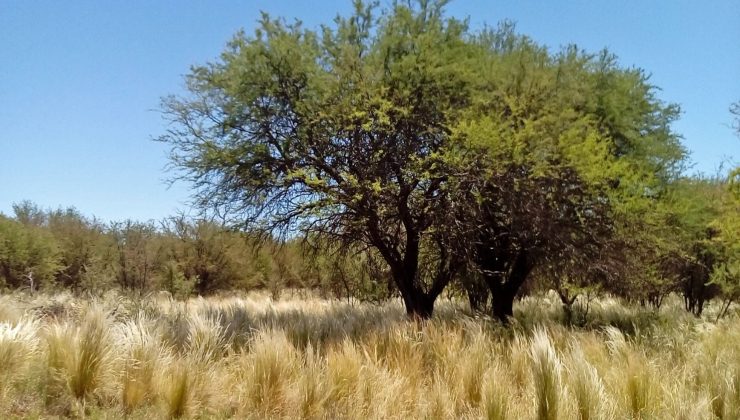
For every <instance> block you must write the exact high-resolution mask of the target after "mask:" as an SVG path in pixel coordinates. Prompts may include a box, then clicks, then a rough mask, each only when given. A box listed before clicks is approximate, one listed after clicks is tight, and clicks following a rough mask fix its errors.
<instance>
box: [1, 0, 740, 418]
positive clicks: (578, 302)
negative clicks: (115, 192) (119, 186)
mask: <svg viewBox="0 0 740 420" xmlns="http://www.w3.org/2000/svg"><path fill="white" fill-rule="evenodd" d="M354 4H355V8H354V13H352V14H350V15H348V16H339V17H337V18H336V20H335V21H334V22H333V24H331V25H325V26H322V27H320V28H319V29H309V28H305V27H304V26H303V25H302V24H301V23H300V22H298V21H295V22H288V21H286V20H285V19H282V18H273V17H270V16H268V15H267V14H264V15H263V16H262V19H261V20H260V22H259V25H258V27H259V28H258V29H257V30H256V31H255V33H254V34H251V35H247V34H246V33H243V32H240V33H237V34H236V35H235V36H234V37H233V38H232V40H231V41H230V42H229V43H228V45H227V46H226V48H225V49H224V51H223V52H221V54H220V55H219V56H218V58H217V59H216V60H215V61H213V62H211V63H208V64H205V65H196V66H193V67H192V68H191V70H190V72H189V74H188V75H187V76H186V83H187V93H186V94H184V95H177V96H176V95H173V96H167V97H164V98H163V99H162V104H161V111H162V114H163V116H164V118H165V120H166V121H167V124H168V125H167V127H168V128H167V131H166V132H165V133H164V134H162V135H160V136H159V137H158V138H157V139H156V141H158V142H161V143H163V144H165V145H167V147H168V148H169V150H170V155H169V161H170V165H171V172H170V174H171V176H172V178H173V179H172V180H173V181H175V182H184V183H187V184H188V185H191V186H192V191H193V208H194V209H195V210H197V212H196V213H197V215H195V216H190V215H184V214H183V215H175V216H172V217H169V218H166V219H163V220H160V221H136V220H123V221H101V220H99V219H96V218H94V217H89V216H86V215H85V214H84V213H83V212H82V211H80V210H78V209H75V208H58V209H51V208H41V207H39V206H38V205H36V204H34V203H32V202H29V201H24V202H20V203H16V204H14V205H13V214H10V215H2V214H0V292H1V293H2V294H0V408H5V409H7V410H9V411H8V412H10V413H12V414H11V415H13V416H17V417H19V418H22V417H45V416H55V415H56V416H58V415H61V416H71V417H75V416H80V417H85V416H91V417H95V418H97V417H106V418H107V417H113V418H117V417H121V418H129V417H134V418H139V417H142V418H143V417H147V416H149V415H151V413H157V415H161V416H164V417H173V418H177V417H203V418H213V417H217V418H225V417H236V418H296V417H302V418H481V417H483V418H491V419H498V418H501V419H504V418H538V419H555V418H581V419H589V418H687V419H688V418H728V419H729V418H737V416H740V363H738V361H737V356H736V352H737V351H740V337H738V335H737V331H738V328H737V327H738V325H739V324H738V323H739V322H740V318H739V316H740V310H739V309H738V308H739V306H738V304H740V302H739V300H740V166H737V163H736V162H718V165H720V166H719V168H720V169H718V170H717V172H716V173H714V174H701V173H699V174H692V170H691V160H690V157H689V153H688V151H687V149H686V148H685V146H684V145H683V144H682V142H681V134H680V133H677V132H676V131H674V128H673V124H674V123H675V122H676V121H677V120H678V118H679V117H680V114H681V109H680V106H679V105H678V104H674V103H668V102H664V101H663V100H661V99H659V97H658V96H659V95H658V89H659V88H658V87H657V86H654V85H652V84H651V82H650V78H649V76H648V74H647V73H646V71H644V70H642V69H640V68H635V67H624V66H622V65H620V63H619V60H618V58H617V56H616V55H615V54H613V53H612V52H610V51H608V50H602V51H598V52H589V51H584V50H582V49H580V48H578V47H577V46H576V45H570V46H565V47H562V48H559V49H555V50H554V49H552V48H549V47H546V46H544V45H540V44H538V43H537V42H535V41H534V40H532V39H531V38H529V37H528V36H526V35H523V34H520V33H518V32H517V30H516V28H515V26H514V25H513V24H512V23H510V22H502V23H499V24H498V25H497V26H492V27H485V28H484V29H481V30H473V29H471V28H470V26H469V22H468V21H467V20H460V19H457V18H454V17H449V16H447V15H446V13H445V8H444V6H445V2H444V1H419V2H416V3H409V4H406V3H403V2H398V3H394V4H393V6H391V7H387V8H380V7H379V6H378V5H377V4H374V3H373V4H365V3H363V2H360V1H357V2H355V3H354ZM728 108H729V115H733V117H734V118H735V120H734V123H733V124H734V125H733V126H732V128H731V129H732V130H734V132H735V133H736V134H737V135H738V137H740V102H737V103H734V104H728ZM29 391H30V392H29ZM232 391H233V392H232ZM24 395H26V396H25V397H24ZM29 395H30V396H29Z"/></svg>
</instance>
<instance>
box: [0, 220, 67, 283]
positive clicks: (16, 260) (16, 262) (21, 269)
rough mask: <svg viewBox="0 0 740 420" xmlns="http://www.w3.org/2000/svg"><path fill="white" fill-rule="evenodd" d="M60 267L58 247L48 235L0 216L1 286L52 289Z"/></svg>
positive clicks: (39, 229) (35, 228)
mask: <svg viewBox="0 0 740 420" xmlns="http://www.w3.org/2000/svg"><path fill="white" fill-rule="evenodd" d="M61 268H62V266H61V263H60V255H59V248H58V246H57V243H56V242H55V241H54V238H53V237H52V236H51V235H50V234H49V232H47V231H45V230H44V229H43V228H42V227H39V226H34V225H25V224H23V223H21V222H19V221H16V220H13V219H9V218H7V217H5V216H3V215H0V287H8V288H12V289H16V288H21V287H26V288H29V289H31V290H35V289H38V288H39V287H53V286H54V277H55V276H56V274H57V272H58V271H59V269H61Z"/></svg>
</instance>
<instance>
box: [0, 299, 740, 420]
mask: <svg viewBox="0 0 740 420" xmlns="http://www.w3.org/2000/svg"><path fill="white" fill-rule="evenodd" d="M1 299H2V305H1V306H0V308H1V310H2V312H1V313H0V367H1V368H2V369H0V375H2V381H0V409H2V410H3V413H5V416H6V417H9V418H28V417H53V416H90V417H93V418H100V417H105V418H151V417H152V415H154V416H156V417H170V418H179V417H188V418H194V417H199V418H231V417H233V418H501V419H503V418H539V419H545V418H548V419H560V418H562V419H565V418H581V419H586V418H666V419H668V418H671V419H673V418H692V419H693V418H720V419H731V418H737V417H738V415H740V388H738V381H737V378H738V375H740V364H738V359H737V357H736V356H737V352H738V351H740V348H739V346H740V337H738V336H737V335H738V331H740V329H739V328H738V320H739V319H740V318H738V317H737V316H733V317H730V318H727V319H725V320H723V321H721V322H719V323H716V324H715V323H713V322H709V321H707V320H702V319H698V318H696V317H694V316H692V315H690V314H688V313H687V312H685V311H684V310H683V308H682V306H683V305H682V303H681V301H680V299H678V298H674V297H671V298H669V299H668V300H667V302H666V303H665V304H664V305H663V309H662V310H661V312H660V313H658V312H654V311H653V310H651V309H645V308H641V307H639V306H624V305H622V304H620V303H618V302H617V301H615V300H614V299H600V300H598V301H595V302H594V303H593V308H592V309H591V311H590V313H589V315H588V316H587V317H586V321H585V326H584V327H583V328H579V329H572V328H570V327H567V326H564V325H563V324H562V322H563V318H562V312H561V311H560V307H559V306H560V304H559V298H558V297H557V296H556V295H555V294H549V295H546V296H542V297H530V298H526V299H524V300H522V301H521V302H520V303H518V304H517V305H516V306H515V311H514V318H513V320H512V323H511V326H510V327H509V329H508V330H507V329H503V328H502V327H501V326H500V325H499V324H497V323H495V322H491V321H487V320H485V319H481V318H479V317H473V316H471V315H472V313H471V312H470V311H469V310H468V309H467V308H466V307H465V306H464V305H461V304H460V303H459V302H455V301H450V300H447V299H442V300H441V303H440V304H439V305H438V310H437V311H436V312H435V314H436V315H435V317H434V318H433V319H432V320H430V321H428V322H426V323H422V324H419V323H409V322H407V321H406V319H405V318H406V316H405V314H404V309H403V307H402V305H401V304H400V302H398V301H397V302H392V303H386V304H383V305H374V304H370V303H346V302H339V301H336V300H333V301H327V300H322V299H319V298H316V297H311V296H307V295H299V296H296V297H294V298H286V299H281V300H279V301H273V300H272V299H270V298H269V295H268V294H267V293H262V294H254V293H253V294H250V295H242V296H230V297H225V296H222V297H212V298H208V299H201V298H194V299H189V300H187V301H184V302H181V301H175V300H171V299H170V298H167V297H162V296H150V297H146V298H144V299H139V298H133V299H132V298H129V297H125V296H122V295H116V294H106V295H105V296H104V297H102V298H98V299H92V300H90V299H84V298H83V299H81V298H74V297H73V296H71V295H70V294H64V293H61V294H56V295H45V294H44V295H39V294H37V295H34V296H31V295H28V294H24V293H15V294H12V295H7V296H3V297H2V298H1ZM719 309H720V308H719V306H717V307H712V308H711V310H709V311H710V312H711V313H710V314H709V315H710V318H714V315H715V312H714V311H717V310H719Z"/></svg>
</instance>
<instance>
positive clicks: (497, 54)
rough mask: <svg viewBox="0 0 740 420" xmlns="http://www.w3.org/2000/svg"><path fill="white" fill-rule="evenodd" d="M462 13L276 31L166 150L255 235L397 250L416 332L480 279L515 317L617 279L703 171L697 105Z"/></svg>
mask: <svg viewBox="0 0 740 420" xmlns="http://www.w3.org/2000/svg"><path fill="white" fill-rule="evenodd" d="M444 5H445V2H444V1H420V2H418V3H416V4H414V5H410V4H406V3H394V4H393V5H392V6H390V7H389V8H387V9H379V8H378V7H377V5H375V4H365V3H363V2H361V1H356V2H355V9H354V13H352V14H351V15H350V16H347V17H342V16H339V17H337V18H336V19H335V22H334V24H333V25H326V26H322V27H321V28H320V29H319V30H312V29H306V28H304V27H303V25H302V24H301V23H300V22H296V23H286V22H285V21H284V20H282V19H273V18H271V17H269V16H267V15H263V17H262V19H261V21H260V24H259V28H258V29H257V30H256V31H255V33H254V34H253V35H251V36H248V35H246V34H245V33H238V34H237V35H236V36H235V37H234V38H233V40H232V41H231V42H230V43H229V44H228V46H227V48H226V49H225V50H224V52H223V53H222V54H221V56H220V58H219V59H218V60H216V61H214V62H212V63H209V64H206V65H202V66H196V67H194V68H193V69H192V71H191V73H190V74H189V75H188V77H187V82H188V84H187V85H188V91H189V93H188V95H186V96H184V97H169V98H166V99H165V100H164V103H163V108H164V112H165V114H166V116H167V117H168V118H169V120H170V121H171V123H172V124H171V126H170V130H169V131H168V133H167V134H165V135H163V136H162V137H161V138H160V140H161V141H163V142H166V143H168V144H169V145H170V146H171V151H172V153H171V161H172V164H173V166H174V167H175V168H176V169H178V170H179V171H180V172H179V174H180V176H181V177H182V178H184V179H186V180H189V181H191V182H193V184H194V186H195V189H196V202H197V204H198V205H200V206H201V208H203V209H205V210H207V211H209V212H215V213H216V214H218V215H220V216H222V217H224V218H225V219H226V220H228V221H230V222H231V223H232V224H234V225H235V226H240V227H242V228H244V229H248V230H253V231H260V232H263V233H269V234H271V235H276V234H277V235H280V234H282V235H293V234H295V233H296V232H302V233H303V234H304V235H305V237H306V238H308V239H313V240H318V239H321V240H325V241H328V242H329V243H334V244H340V245H339V246H340V247H341V248H342V249H345V250H348V249H352V250H363V249H367V250H370V251H372V252H375V253H377V255H379V256H380V257H381V258H382V260H383V261H385V263H386V264H387V266H388V268H389V270H390V273H391V278H392V280H393V282H394V285H395V287H396V288H397V290H398V291H399V292H400V294H401V297H402V298H403V300H404V303H405V305H406V308H407V311H408V312H409V314H411V315H414V316H420V317H427V316H429V315H431V313H432V310H433V304H434V301H435V299H436V297H437V296H438V295H439V294H440V293H441V292H442V290H443V289H444V288H445V287H446V286H447V284H448V283H449V282H450V281H452V280H453V278H455V276H456V275H457V274H458V273H459V272H461V271H462V270H463V268H464V267H468V268H471V269H472V270H475V271H479V272H480V273H482V275H483V277H484V278H485V279H486V282H487V284H488V286H489V287H490V290H491V292H492V293H493V295H494V300H496V299H498V298H500V297H502V296H505V298H504V299H503V301H502V302H499V303H498V304H497V305H495V306H497V307H498V308H494V312H495V314H496V315H497V316H498V317H500V318H502V319H505V318H506V316H509V315H510V314H511V309H510V306H511V300H513V297H514V295H515V294H516V293H517V291H518V289H519V287H520V286H521V284H522V283H523V282H524V280H526V278H527V277H528V276H529V273H530V272H531V271H532V270H533V269H536V268H541V269H543V270H551V271H552V270H555V271H557V272H561V271H562V270H566V269H568V267H571V268H572V267H575V266H578V267H594V266H596V265H598V264H601V263H602V262H604V261H605V259H604V258H603V255H604V253H605V252H606V251H605V250H606V249H607V248H608V249H609V250H614V249H617V248H618V247H616V246H614V244H617V243H620V242H619V240H618V238H620V237H627V236H629V235H628V232H630V231H636V230H639V228H638V227H637V226H638V225H639V224H640V223H643V222H642V219H644V218H649V217H648V216H649V213H650V212H651V211H652V208H653V207H654V202H655V200H658V199H659V198H660V197H661V195H662V194H663V193H664V189H665V186H666V184H667V183H668V182H669V181H671V180H672V179H674V178H675V177H676V176H677V175H678V174H679V173H680V171H681V170H682V169H683V166H682V165H683V163H684V159H685V150H684V148H683V147H682V146H681V144H680V141H679V136H677V135H676V134H675V133H674V132H673V131H672V130H671V127H670V125H671V123H672V121H674V120H675V119H676V118H677V116H678V114H679V109H678V107H677V106H676V105H673V104H665V103H663V102H662V101H660V100H659V99H657V97H656V96H655V88H654V87H653V86H652V85H651V84H650V83H649V80H648V77H647V76H646V75H645V73H644V72H643V71H642V70H640V69H635V68H622V67H620V66H619V65H618V62H617V59H616V57H615V56H614V55H612V54H611V53H609V52H607V51H602V52H600V53H598V54H590V53H588V52H585V51H581V50H579V49H578V48H577V47H575V46H569V47H566V48H564V49H562V50H560V51H558V52H551V51H550V50H549V49H548V48H546V47H543V46H540V45H538V44H537V43H535V42H534V41H532V40H531V39H529V38H527V37H526V36H522V35H519V34H517V33H516V32H515V30H514V27H513V25H511V24H509V23H503V24H500V25H499V26H498V27H496V28H486V29H484V30H481V31H473V30H471V29H470V27H469V26H468V23H467V21H465V20H459V19H456V18H453V17H448V16H446V15H445V13H444ZM615 238H616V239H615ZM607 265H608V264H607ZM607 265H604V264H602V266H604V267H605V266H607ZM430 267H431V268H430Z"/></svg>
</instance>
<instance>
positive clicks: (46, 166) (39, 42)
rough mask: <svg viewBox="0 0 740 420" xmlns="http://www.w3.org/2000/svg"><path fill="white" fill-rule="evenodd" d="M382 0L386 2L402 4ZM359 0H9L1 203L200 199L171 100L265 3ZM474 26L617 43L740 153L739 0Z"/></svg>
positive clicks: (2, 76)
mask: <svg viewBox="0 0 740 420" xmlns="http://www.w3.org/2000/svg"><path fill="white" fill-rule="evenodd" d="M388 3H390V2H389V1H386V0H384V1H382V2H381V4H388ZM350 9H351V2H350V1H349V0H348V1H313V2H311V1H297V0H292V1H289V0H273V1H263V0H254V1H226V0H220V1H205V0H203V1H174V0H171V1H143V0H132V1H123V0H120V1H102V0H91V1H74V0H72V1H22V0H0V127H2V129H0V212H2V213H5V214H10V213H11V204H12V203H14V202H19V201H21V200H24V199H28V200H32V201H34V202H36V203H38V204H39V205H41V206H42V207H52V208H56V207H59V206H62V207H67V206H75V207H77V208H78V209H79V210H80V211H82V212H83V213H84V214H87V215H95V216H97V217H99V218H101V219H103V220H122V219H126V218H132V219H138V220H148V219H161V218H163V217H165V216H168V215H172V214H174V213H175V212H177V211H185V212H187V211H188V205H187V202H188V196H189V190H188V185H186V184H175V185H174V186H172V187H171V188H168V187H167V185H166V183H165V182H164V181H165V180H166V179H167V178H168V176H169V175H168V174H167V173H166V172H165V171H164V168H165V165H166V164H167V159H166V151H165V147H164V145H162V144H159V143H155V142H153V141H151V139H152V138H153V137H156V136H158V135H160V134H162V133H163V132H164V130H165V129H166V126H165V123H164V121H163V120H162V118H161V115H160V114H159V112H158V108H159V100H160V98H161V97H162V96H164V95H167V94H171V93H175V94H177V93H182V92H183V77H182V76H183V75H184V74H186V73H187V72H188V69H189V67H190V66H191V65H193V64H203V63H205V62H208V61H212V60H213V59H215V58H216V57H217V56H218V54H219V53H220V52H221V50H222V49H223V47H224V45H225V43H226V42H227V41H228V40H229V39H230V37H231V36H232V35H233V34H234V32H236V31H237V30H238V29H240V28H244V29H245V30H246V31H247V32H251V31H252V30H253V29H254V26H255V21H256V20H257V19H258V18H259V11H260V10H264V11H267V12H269V13H270V14H272V15H275V16H284V17H287V18H293V17H296V18H300V19H301V20H302V21H303V22H304V23H305V24H306V25H307V26H308V27H316V26H318V25H319V24H321V23H330V22H331V19H332V18H333V17H334V16H335V15H336V14H337V13H338V12H339V13H346V12H348V11H349V10H350ZM447 10H448V13H449V14H450V15H454V16H458V17H465V16H470V21H471V24H472V26H473V27H474V28H479V27H481V26H482V25H483V24H484V23H486V22H487V23H489V24H495V23H497V22H498V21H500V20H503V19H510V20H513V21H515V22H516V23H517V28H518V30H519V32H521V33H524V34H527V35H529V36H531V37H532V38H534V39H535V40H536V41H538V42H540V43H543V44H545V45H548V46H550V47H552V48H554V49H556V48H558V47H559V46H561V45H565V44H569V43H576V44H578V45H579V46H580V47H582V48H585V49H586V50H589V51H594V52H595V51H598V50H600V49H601V48H603V47H608V48H609V49H610V50H611V51H612V52H614V53H616V54H617V55H618V56H619V57H620V62H621V63H622V64H623V65H626V66H633V65H634V66H638V67H641V68H644V69H645V70H646V71H648V72H649V73H650V74H652V79H651V80H652V82H653V83H654V84H655V85H657V86H659V87H660V88H661V92H660V97H661V98H662V99H663V100H665V101H670V102H677V103H679V104H680V105H681V106H682V108H683V111H684V114H683V116H682V118H681V120H680V121H679V122H678V123H676V124H675V126H674V127H675V129H676V131H677V132H679V133H681V134H682V135H683V136H684V138H685V141H684V144H685V145H686V146H687V147H688V148H689V149H690V150H691V152H692V159H693V161H694V162H695V163H696V166H695V167H694V171H703V172H709V173H713V172H714V171H715V170H716V168H717V167H718V165H719V164H720V162H721V161H722V160H723V159H727V158H730V159H734V161H738V160H740V139H738V138H737V137H736V136H735V135H734V134H733V132H732V130H731V129H730V128H729V125H730V124H731V121H732V117H731V115H730V114H729V112H728V108H729V105H730V103H731V102H734V101H737V100H740V3H739V2H738V1H737V0H732V1H729V0H728V1H708V2H700V1H685V0H663V1H657V0H655V1H636V0H626V1H606V0H594V1H588V0H579V1H567V2H559V1H535V0H528V1H514V0H506V1H502V0H494V1H483V0H456V1H453V2H452V3H451V4H450V5H449V6H448V8H447Z"/></svg>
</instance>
